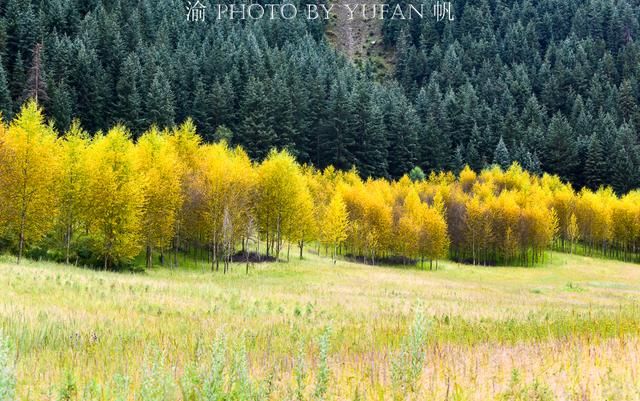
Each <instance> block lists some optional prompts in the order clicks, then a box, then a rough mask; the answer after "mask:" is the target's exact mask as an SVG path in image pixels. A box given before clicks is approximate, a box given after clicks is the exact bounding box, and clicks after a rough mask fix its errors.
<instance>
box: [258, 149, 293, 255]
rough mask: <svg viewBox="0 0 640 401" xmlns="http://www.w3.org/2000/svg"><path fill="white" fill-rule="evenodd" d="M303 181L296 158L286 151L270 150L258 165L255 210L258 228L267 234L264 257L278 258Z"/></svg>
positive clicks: (291, 221)
mask: <svg viewBox="0 0 640 401" xmlns="http://www.w3.org/2000/svg"><path fill="white" fill-rule="evenodd" d="M301 182H302V173H301V171H300V167H299V166H298V164H297V163H296V161H295V159H294V158H293V156H291V154H289V152H287V151H286V150H283V151H280V152H276V151H272V152H270V153H269V156H268V157H267V158H266V159H265V160H264V161H263V162H262V164H260V166H258V169H257V182H256V185H257V187H256V191H257V192H256V196H257V198H256V212H257V217H258V222H259V225H260V229H261V231H262V232H263V233H264V234H265V236H266V245H267V256H268V255H270V254H271V253H273V255H274V256H275V258H276V259H277V258H279V257H280V250H281V247H282V241H283V239H284V237H285V236H284V235H283V234H285V235H286V234H287V233H285V232H284V231H286V230H287V229H290V228H291V227H292V226H291V224H292V223H293V220H292V219H293V217H294V211H295V210H296V202H297V200H298V198H299V197H298V192H299V191H300V187H301Z"/></svg>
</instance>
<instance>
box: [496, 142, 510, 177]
mask: <svg viewBox="0 0 640 401" xmlns="http://www.w3.org/2000/svg"><path fill="white" fill-rule="evenodd" d="M493 164H497V165H498V166H500V167H502V169H503V170H506V169H507V168H509V166H510V165H511V155H509V150H508V149H507V146H506V145H505V144H504V139H502V137H500V140H499V141H498V145H496V150H495V152H493Z"/></svg>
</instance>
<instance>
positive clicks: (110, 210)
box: [86, 126, 144, 269]
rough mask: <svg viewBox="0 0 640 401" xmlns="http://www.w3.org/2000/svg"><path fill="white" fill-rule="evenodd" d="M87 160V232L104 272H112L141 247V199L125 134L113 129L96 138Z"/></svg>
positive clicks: (130, 148)
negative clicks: (106, 270)
mask: <svg viewBox="0 0 640 401" xmlns="http://www.w3.org/2000/svg"><path fill="white" fill-rule="evenodd" d="M86 160H87V173H88V177H89V179H88V185H87V199H88V202H89V207H88V208H87V219H88V223H89V231H90V234H91V236H92V237H93V239H94V246H95V249H96V252H97V254H98V255H99V257H100V259H102V263H103V267H104V269H113V268H115V267H118V266H119V265H120V264H123V263H128V262H130V261H131V260H132V259H133V258H134V257H135V256H137V255H138V253H139V252H140V248H141V238H140V223H141V218H142V212H143V210H142V207H143V200H144V198H143V193H142V191H141V183H140V181H139V180H138V177H137V176H136V174H135V155H134V145H133V143H132V142H131V140H130V139H129V133H128V131H127V130H126V129H125V128H124V127H122V126H116V127H114V128H112V129H110V130H109V132H108V133H107V134H106V135H97V136H96V137H95V138H94V139H93V142H92V144H91V145H90V146H89V149H88V152H87V159H86Z"/></svg>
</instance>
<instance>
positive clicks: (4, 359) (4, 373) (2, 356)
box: [0, 332, 16, 401]
mask: <svg viewBox="0 0 640 401" xmlns="http://www.w3.org/2000/svg"><path fill="white" fill-rule="evenodd" d="M11 355H12V352H11V347H10V346H9V339H8V338H7V337H5V336H4V334H3V333H2V332H0V401H14V400H15V399H16V374H15V366H14V363H13V361H12V360H11V359H12V356H11Z"/></svg>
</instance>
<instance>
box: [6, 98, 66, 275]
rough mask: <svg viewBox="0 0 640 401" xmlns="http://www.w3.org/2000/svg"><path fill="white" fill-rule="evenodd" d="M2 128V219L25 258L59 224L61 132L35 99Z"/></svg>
mask: <svg viewBox="0 0 640 401" xmlns="http://www.w3.org/2000/svg"><path fill="white" fill-rule="evenodd" d="M0 131H1V132H2V134H1V136H2V137H1V138H0V146H1V147H2V149H1V150H0V165H1V166H2V167H1V169H2V170H1V171H0V199H2V201H1V202H2V203H1V204H0V222H1V223H2V226H3V228H4V230H5V233H6V235H7V236H8V238H9V239H10V240H11V242H12V243H13V244H15V246H16V248H17V254H18V256H17V261H18V263H20V261H21V259H22V257H23V254H24V250H25V247H26V246H27V245H29V244H31V243H33V242H35V241H38V240H40V239H41V238H42V237H43V236H45V235H46V234H47V233H48V232H49V230H50V229H51V228H52V227H53V225H54V223H55V218H56V214H57V209H56V206H57V197H58V189H57V186H58V178H59V154H60V152H59V151H58V144H57V141H56V133H55V132H54V130H53V128H52V127H51V126H48V125H46V124H45V123H44V116H43V115H42V110H41V109H40V108H39V107H38V105H37V103H36V102H35V101H33V100H31V101H29V102H27V103H26V104H25V105H24V106H23V107H22V109H21V110H20V112H19V113H18V115H17V116H16V117H15V118H14V120H13V121H12V122H11V124H10V125H9V127H8V128H6V127H4V125H3V127H2V128H1V129H0Z"/></svg>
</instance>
